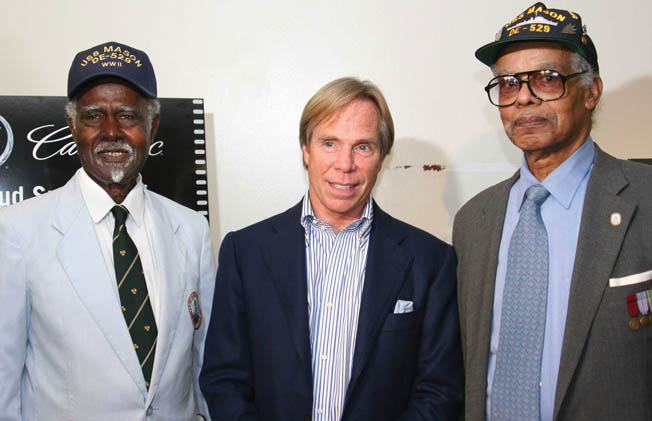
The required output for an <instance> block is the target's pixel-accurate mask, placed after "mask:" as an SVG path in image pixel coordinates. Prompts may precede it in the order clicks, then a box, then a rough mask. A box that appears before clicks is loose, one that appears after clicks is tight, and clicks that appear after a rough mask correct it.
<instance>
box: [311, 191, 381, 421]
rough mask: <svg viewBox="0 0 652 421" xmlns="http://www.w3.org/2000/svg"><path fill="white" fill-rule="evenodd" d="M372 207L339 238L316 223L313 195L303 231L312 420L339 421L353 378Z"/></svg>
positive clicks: (325, 226)
mask: <svg viewBox="0 0 652 421" xmlns="http://www.w3.org/2000/svg"><path fill="white" fill-rule="evenodd" d="M372 219H373V205H372V200H371V198H369V200H368V202H367V205H366V206H365V207H364V210H363V211H362V216H361V217H360V219H358V220H356V221H353V222H351V223H350V224H349V225H347V226H346V227H345V228H344V229H342V230H341V231H340V232H338V233H337V234H336V233H335V232H334V231H333V229H332V228H331V227H330V226H329V225H328V224H326V223H325V222H323V221H321V220H319V219H317V217H316V216H315V214H314V212H313V209H312V206H311V204H310V198H309V193H306V195H305V196H304V198H303V208H302V212H301V225H302V226H303V228H304V230H305V234H306V235H305V239H306V270H307V282H308V285H307V287H308V315H309V318H310V320H309V324H310V348H311V351H312V378H313V407H312V419H313V420H316V421H326V420H328V421H338V420H339V419H340V418H341V417H342V411H343V410H344V399H345V396H346V388H347V386H348V384H349V379H350V378H351V369H352V367H353V354H354V351H355V339H356V333H357V330H358V315H359V313H360V300H361V297H362V288H363V286H364V275H365V267H366V264H367V250H368V246H369V235H370V230H371V222H372Z"/></svg>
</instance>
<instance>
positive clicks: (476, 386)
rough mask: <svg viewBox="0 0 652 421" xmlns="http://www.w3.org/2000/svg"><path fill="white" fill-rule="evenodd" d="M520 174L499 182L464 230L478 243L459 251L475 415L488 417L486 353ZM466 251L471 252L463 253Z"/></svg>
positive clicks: (471, 405) (464, 330)
mask: <svg viewBox="0 0 652 421" xmlns="http://www.w3.org/2000/svg"><path fill="white" fill-rule="evenodd" d="M519 176H520V171H517V172H516V173H515V174H514V175H513V176H512V177H511V178H509V179H507V180H505V181H503V182H502V183H500V184H499V185H498V186H497V187H496V191H494V192H492V193H493V195H492V198H491V200H488V201H486V202H485V203H484V206H483V207H482V208H480V209H478V210H477V212H476V214H475V215H474V219H473V220H472V221H471V222H472V225H470V226H468V227H465V229H466V230H470V231H471V233H472V236H473V237H474V238H477V239H478V242H477V243H475V244H471V245H466V246H465V248H464V249H463V250H458V254H459V255H460V256H459V258H460V260H459V261H458V265H461V266H460V267H459V268H458V274H459V273H463V274H464V275H463V278H464V283H461V284H459V285H458V288H459V291H458V299H459V300H460V311H463V312H464V313H465V314H464V315H463V316H462V317H461V318H460V323H461V325H462V341H463V349H464V352H465V356H464V359H465V365H466V367H467V370H469V372H472V373H475V374H472V375H468V376H467V384H466V390H467V395H468V396H467V412H469V410H470V409H471V408H472V409H473V410H474V412H472V413H473V414H474V415H477V416H480V414H482V417H485V416H486V414H485V411H486V406H485V402H486V390H487V372H488V369H489V368H488V363H489V361H488V357H487V356H488V355H489V344H490V340H491V321H492V318H493V305H494V293H495V286H496V268H497V266H498V253H499V250H500V241H501V237H502V232H503V225H504V222H505V212H506V210H507V202H508V200H509V192H510V190H511V188H512V186H513V185H514V183H515V182H516V180H518V178H519ZM454 245H455V244H454ZM464 250H470V251H467V253H466V254H460V252H461V251H464ZM465 259H471V260H469V261H466V260H465ZM467 415H469V414H468V413H467Z"/></svg>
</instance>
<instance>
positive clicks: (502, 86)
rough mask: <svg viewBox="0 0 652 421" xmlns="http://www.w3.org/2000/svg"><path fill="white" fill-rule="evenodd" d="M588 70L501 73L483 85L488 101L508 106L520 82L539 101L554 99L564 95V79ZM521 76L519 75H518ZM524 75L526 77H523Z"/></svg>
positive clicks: (519, 87) (514, 96) (516, 93)
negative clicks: (568, 72) (563, 73)
mask: <svg viewBox="0 0 652 421" xmlns="http://www.w3.org/2000/svg"><path fill="white" fill-rule="evenodd" d="M587 71H588V70H585V71H583V72H579V73H573V74H571V75H568V76H564V75H562V74H561V73H559V72H556V71H554V70H547V69H546V70H532V71H530V72H521V73H517V74H514V75H501V76H496V77H495V78H493V79H491V80H490V81H489V84H488V85H487V86H485V87H484V90H485V91H487V95H488V96H489V101H490V102H491V103H492V104H493V105H495V106H497V107H508V106H510V105H512V104H514V103H515V102H516V99H517V98H518V93H519V92H520V91H521V84H523V83H525V84H527V86H528V88H529V89H530V92H531V93H532V95H533V96H534V97H535V98H537V99H539V100H541V101H554V100H556V99H559V98H561V97H562V96H564V93H565V92H566V81H567V80H568V79H571V78H574V77H575V76H579V75H581V74H584V73H586V72H587ZM519 76H521V77H519ZM524 76H527V78H525V79H523V77H524Z"/></svg>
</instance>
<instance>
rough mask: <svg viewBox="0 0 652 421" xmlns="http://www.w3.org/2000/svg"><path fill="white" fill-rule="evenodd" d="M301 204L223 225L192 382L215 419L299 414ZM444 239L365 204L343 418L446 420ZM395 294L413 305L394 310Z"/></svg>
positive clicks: (304, 368)
mask: <svg viewBox="0 0 652 421" xmlns="http://www.w3.org/2000/svg"><path fill="white" fill-rule="evenodd" d="M300 217H301V203H299V204H298V205H296V206H294V207H293V208H291V209H289V210H288V211H286V212H284V213H281V214H279V215H276V216H274V217H272V218H269V219H267V220H264V221H262V222H259V223H257V224H254V225H252V226H250V227H247V228H244V229H242V230H240V231H237V232H232V233H229V234H228V235H227V236H226V237H225V238H224V241H223V243H222V246H221V249H220V255H219V263H218V272H217V280H216V285H215V295H214V300H213V312H212V314H211V319H210V325H209V329H208V333H207V339H206V347H205V353H204V363H203V368H202V372H201V376H200V385H201V390H202V392H203V394H204V396H205V398H206V401H207V403H208V407H209V412H210V414H211V417H212V418H213V419H214V420H219V421H221V420H228V421H232V420H264V421H276V420H278V421H294V420H297V421H298V420H301V421H305V420H309V419H310V416H311V413H312V402H313V393H312V370H311V351H310V341H309V335H310V332H309V326H308V301H307V285H306V284H307V281H306V258H305V255H306V252H305V238H304V237H305V234H304V230H303V227H302V226H301V224H300ZM455 264H456V259H455V255H454V252H453V249H452V247H451V246H449V245H447V244H445V243H444V242H442V241H440V240H438V239H437V238H435V237H433V236H432V235H430V234H428V233H426V232H424V231H421V230H419V229H417V228H415V227H412V226H410V225H408V224H405V223H403V222H401V221H398V220H396V219H394V218H392V217H391V216H389V215H388V214H386V213H385V212H383V211H382V210H381V209H380V208H379V207H378V206H377V205H376V204H375V203H374V220H373V224H372V231H371V238H370V243H369V250H368V255H367V267H366V272H365V284H364V289H363V292H362V301H361V304H360V316H359V322H358V323H359V324H358V332H357V338H356V346H355V353H354V362H353V369H352V374H351V379H350V382H349V386H348V389H347V393H346V400H345V406H344V412H343V415H342V420H356V421H360V420H362V421H366V420H374V421H382V420H398V419H400V420H428V421H432V420H456V419H458V418H459V415H460V411H461V408H462V403H463V377H464V376H463V369H462V353H461V347H460V340H459V319H458V313H457V297H456V287H455ZM397 300H409V301H412V302H413V303H414V311H413V312H411V313H405V314H393V312H394V306H395V304H396V301H397Z"/></svg>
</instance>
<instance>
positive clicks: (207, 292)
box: [192, 217, 216, 417]
mask: <svg viewBox="0 0 652 421" xmlns="http://www.w3.org/2000/svg"><path fill="white" fill-rule="evenodd" d="M201 220H202V234H201V255H200V262H199V277H200V278H199V294H198V295H199V307H200V308H201V311H202V322H201V325H200V327H199V329H197V331H196V332H195V335H194V338H193V350H192V351H193V365H192V374H193V387H194V396H195V404H196V406H197V410H198V411H199V413H200V414H201V415H203V416H204V417H208V407H207V405H206V400H205V399H204V396H203V394H202V393H201V390H200V388H199V373H200V371H201V367H202V362H203V359H204V344H205V341H206V332H207V331H208V321H209V320H210V317H211V310H212V307H213V290H214V287H215V271H216V268H215V256H214V254H213V245H212V242H211V236H210V229H209V228H208V223H207V222H206V219H205V218H204V217H201Z"/></svg>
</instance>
